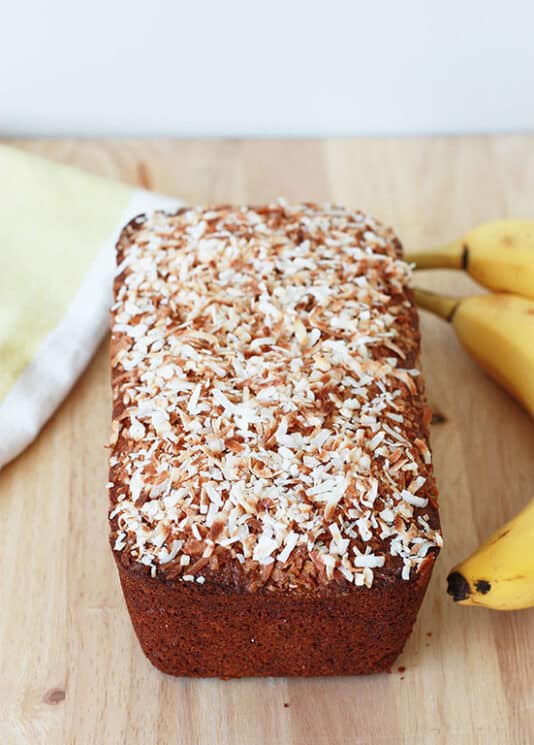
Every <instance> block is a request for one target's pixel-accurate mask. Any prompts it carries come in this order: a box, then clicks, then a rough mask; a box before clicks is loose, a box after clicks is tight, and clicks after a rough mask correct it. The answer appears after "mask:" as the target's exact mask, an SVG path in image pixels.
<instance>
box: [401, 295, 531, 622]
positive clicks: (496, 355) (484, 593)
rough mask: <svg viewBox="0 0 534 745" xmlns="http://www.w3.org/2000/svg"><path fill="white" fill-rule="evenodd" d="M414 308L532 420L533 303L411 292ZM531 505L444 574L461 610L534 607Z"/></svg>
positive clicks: (512, 297)
mask: <svg viewBox="0 0 534 745" xmlns="http://www.w3.org/2000/svg"><path fill="white" fill-rule="evenodd" d="M415 298H416V301H417V304H418V305H419V306H420V307H421V308H425V309H426V310H429V311H431V312H432V313H435V314H436V315H438V316H441V317H442V318H444V319H446V320H447V321H449V322H450V323H452V325H453V327H454V329H455V331H456V334H457V336H458V338H459V340H460V342H461V343H462V344H463V346H464V347H465V349H466V350H467V351H468V352H469V353H470V354H471V355H472V356H473V357H474V358H475V359H476V360H477V361H478V362H479V364H480V365H481V367H482V368H483V369H484V370H486V372H487V373H488V374H489V375H490V376H491V377H492V378H494V380H496V381H497V382H498V383H500V384H501V385H502V386H504V388H506V389H507V390H508V391H509V392H510V393H511V394H512V395H513V396H514V397H515V398H516V399H517V400H518V401H519V402H520V403H521V404H523V406H524V407H525V408H526V409H527V410H528V411H529V412H530V413H531V415H532V416H534V300H529V299H528V298H524V297H519V296H517V295H510V294H503V293H501V294H498V293H497V294H486V295H474V296H471V297H465V298H455V297H449V296H446V295H438V294H436V293H432V292H428V291H426V290H420V289H416V290H415ZM533 545H534V500H532V501H531V502H530V503H529V504H528V505H527V506H526V507H525V508H524V509H523V510H522V511H521V512H520V513H519V514H518V515H516V517H514V518H513V519H512V520H511V521H510V522H509V523H507V524H506V525H504V526H503V527H502V528H501V529H500V530H498V531H497V532H496V533H495V534H494V535H492V536H491V538H489V539H488V540H487V541H486V542H485V543H483V544H482V546H480V548H478V549H477V550H476V551H475V553H474V554H472V555H471V556H470V557H469V558H467V559H465V560H464V561H462V562H461V563H460V564H458V565H457V566H456V567H454V569H453V570H452V571H451V572H450V574H449V576H448V578H447V582H448V593H449V594H450V595H452V597H453V598H454V600H455V601H456V602H458V603H461V604H462V605H481V606H485V607H487V608H494V609H496V610H514V609H518V608H528V607H531V606H534V550H533V548H532V547H533Z"/></svg>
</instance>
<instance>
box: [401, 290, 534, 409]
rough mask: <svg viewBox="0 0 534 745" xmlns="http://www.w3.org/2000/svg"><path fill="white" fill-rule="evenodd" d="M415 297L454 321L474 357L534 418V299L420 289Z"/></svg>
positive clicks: (420, 303) (466, 346)
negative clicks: (463, 295)
mask: <svg viewBox="0 0 534 745" xmlns="http://www.w3.org/2000/svg"><path fill="white" fill-rule="evenodd" d="M415 299H416V302H417V304H418V305H419V306H420V307H421V308H425V309H426V310H429V311H431V312H432V313H435V314H436V315H438V316H441V317H442V318H444V319H445V320H447V321H450V322H451V323H452V325H453V327H454V330H455V331H456V334H457V336H458V339H459V340H460V342H461V343H462V345H463V346H464V347H465V349H466V350H467V351H468V352H469V353H470V354H471V356H472V357H474V358H475V360H476V361H477V362H478V363H479V365H480V366H481V367H482V368H483V369H484V370H485V371H486V372H487V373H488V375H489V376H490V377H492V378H493V379H494V380H496V381H497V383H499V384H500V385H502V386H503V387H504V388H505V389H506V390H507V391H508V392H509V393H510V394H511V395H512V396H513V397H514V398H515V399H516V400H517V401H519V403H521V404H522V405H523V406H524V407H525V409H527V411H529V412H530V414H531V415H532V416H533V417H534V300H530V299H528V298H524V297H519V296H517V295H511V294H506V293H495V294H485V295H472V296H470V297H465V298H458V297H450V296H447V295H438V294H436V293H433V292H428V291H427V290H420V289H415Z"/></svg>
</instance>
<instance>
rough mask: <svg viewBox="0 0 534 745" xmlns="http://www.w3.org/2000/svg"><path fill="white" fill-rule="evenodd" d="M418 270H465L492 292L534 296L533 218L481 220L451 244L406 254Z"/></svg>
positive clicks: (407, 258) (407, 259)
mask: <svg viewBox="0 0 534 745" xmlns="http://www.w3.org/2000/svg"><path fill="white" fill-rule="evenodd" d="M406 261H409V262H413V263H415V265H416V268H417V269H437V268H440V267H442V268H448V269H465V270H466V271H467V272H468V273H469V274H470V275H471V276H472V277H473V279H475V280H476V281H477V282H478V283H479V284H481V285H483V286H484V287H488V288H489V289H490V290H493V291H497V292H499V291H501V292H513V293H515V294H517V295H523V296H524V297H530V298H534V220H496V221H494V222H488V223H484V224H483V225H479V226H478V227H477V228H474V229H473V230H471V231H469V232H468V233H466V234H465V235H464V236H463V237H462V238H459V239H458V240H456V241H453V242H452V243H447V244H445V245H444V246H440V247H437V248H434V249H429V250H424V251H414V252H413V253H408V254H407V255H406Z"/></svg>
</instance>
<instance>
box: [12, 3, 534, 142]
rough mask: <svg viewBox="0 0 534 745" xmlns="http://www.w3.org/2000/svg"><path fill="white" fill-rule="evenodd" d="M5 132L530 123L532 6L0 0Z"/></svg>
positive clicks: (293, 130) (360, 129)
mask: <svg viewBox="0 0 534 745" xmlns="http://www.w3.org/2000/svg"><path fill="white" fill-rule="evenodd" d="M0 9H1V14H0V134H2V135H65V134H73V135H88V136H92V135H124V134H131V135H186V136H189V135H192V136H195V135H197V136H198V135H226V136H232V135H281V136H283V135H321V134H326V135H351V134H384V133H421V132H424V133H436V132H438V133H441V132H453V133H456V132H479V131H483V132H486V131H507V130H532V129H534V1H533V0H508V1H507V2H506V1H505V0H440V1H439V2H436V0H427V1H426V2H424V1H423V0H397V1H396V0H390V1H389V2H388V1H386V0H367V1H366V2H361V1H360V0H352V1H351V0H330V2H328V0H325V1H324V2H314V0H307V1H306V0H294V1H292V0H285V2H284V1H282V0H263V1H262V2H257V0H248V2H247V0H219V2H206V0H189V1H188V2H181V1H180V0H174V2H173V1H172V0H143V1H142V2H141V0H130V1H129V2H125V1H124V0H84V2H83V3H82V2H77V1H76V0H47V1H45V0H27V1H26V2H24V0H0Z"/></svg>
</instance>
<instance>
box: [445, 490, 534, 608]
mask: <svg viewBox="0 0 534 745" xmlns="http://www.w3.org/2000/svg"><path fill="white" fill-rule="evenodd" d="M533 545H534V499H533V500H531V501H530V502H529V503H528V504H527V506H526V507H525V508H524V509H523V510H522V511H521V512H520V513H519V514H518V515H516V516H515V517H514V518H513V519H512V520H510V522H508V523H506V525H503V527H502V528H500V529H499V530H498V531H497V532H496V533H494V534H493V535H492V536H491V538H488V540H487V541H486V542H485V543H483V544H482V545H481V546H480V548H478V549H477V550H476V551H475V553H474V554H472V555H471V556H470V557H469V558H467V559H465V560H464V561H462V562H461V563H460V564H458V565H457V566H455V567H454V569H453V570H452V571H451V573H450V574H449V576H448V577H447V584H448V587H447V592H448V593H449V595H452V597H453V599H454V600H455V601H456V602H457V603H460V604H461V605H481V606H484V607H485V608H493V609H495V610H517V609H519V608H530V607H532V606H534V551H533V550H532V546H533Z"/></svg>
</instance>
